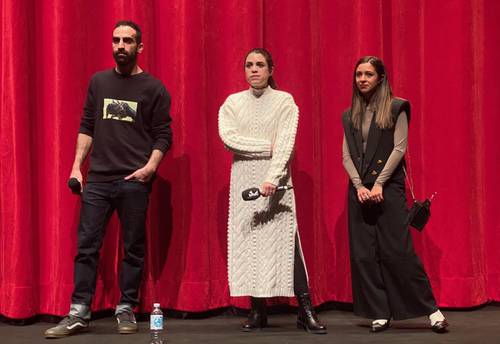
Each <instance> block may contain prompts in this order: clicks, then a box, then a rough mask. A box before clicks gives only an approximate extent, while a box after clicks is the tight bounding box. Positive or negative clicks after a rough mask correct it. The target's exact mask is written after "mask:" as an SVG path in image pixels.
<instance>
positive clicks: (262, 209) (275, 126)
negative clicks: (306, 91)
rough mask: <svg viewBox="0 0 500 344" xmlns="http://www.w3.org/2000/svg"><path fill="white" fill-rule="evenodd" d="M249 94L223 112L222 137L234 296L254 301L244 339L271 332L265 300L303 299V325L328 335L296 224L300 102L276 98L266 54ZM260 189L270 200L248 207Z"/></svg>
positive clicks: (257, 58) (248, 66) (249, 67)
mask: <svg viewBox="0 0 500 344" xmlns="http://www.w3.org/2000/svg"><path fill="white" fill-rule="evenodd" d="M244 67H245V77H246V80H247V82H248V84H249V85H250V88H249V89H247V90H244V91H242V92H239V93H235V94H232V95H230V96H229V97H228V98H227V99H226V101H225V102H224V104H223V105H222V106H221V108H220V111H219V135H220V137H221V139H222V141H223V142H224V145H225V146H226V148H227V149H228V150H230V151H231V152H232V153H233V163H232V167H231V185H230V196H229V219H228V277H229V288H230V293H231V296H251V304H252V309H251V312H250V315H249V317H248V319H247V321H245V323H244V324H243V327H242V330H243V331H252V330H255V329H259V328H263V327H265V326H266V325H267V316H266V311H265V309H266V306H265V298H267V297H274V296H293V295H296V296H297V299H298V302H299V312H298V317H297V325H298V326H299V327H300V328H304V329H305V330H306V331H308V332H310V333H326V327H325V326H323V325H322V324H321V323H319V321H318V319H317V316H316V314H315V312H314V309H313V308H312V305H311V300H310V296H309V293H308V284H307V274H306V269H305V265H304V261H303V256H302V251H301V248H300V240H299V236H298V231H297V220H296V216H295V197H294V193H293V190H290V191H286V192H276V187H277V186H279V185H291V184H292V179H291V175H290V160H291V157H292V153H293V149H294V145H295V135H296V132H297V124H298V114H299V112H298V108H297V105H295V102H294V100H293V97H292V96H291V95H290V94H288V93H286V92H283V91H278V90H276V84H275V82H274V80H273V78H272V74H273V71H274V65H273V61H272V57H271V55H270V54H269V52H268V51H267V50H265V49H261V48H258V49H253V50H251V51H250V52H249V53H248V54H247V56H246V58H245V65H244ZM254 186H258V187H259V188H260V192H261V194H262V196H263V197H260V198H258V199H257V200H254V201H251V202H248V201H244V200H243V199H242V197H241V192H242V191H243V190H245V189H248V188H250V187H254Z"/></svg>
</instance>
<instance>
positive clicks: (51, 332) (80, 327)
mask: <svg viewBox="0 0 500 344" xmlns="http://www.w3.org/2000/svg"><path fill="white" fill-rule="evenodd" d="M88 328H89V322H88V321H87V320H85V319H82V318H79V317H76V316H74V315H68V316H65V317H64V318H63V319H62V320H61V321H60V322H59V324H57V326H54V327H51V328H49V329H48V330H46V331H45V334H44V335H45V338H62V337H67V336H71V335H72V334H75V333H78V332H84V331H87V330H88Z"/></svg>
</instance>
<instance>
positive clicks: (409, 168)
mask: <svg viewBox="0 0 500 344" xmlns="http://www.w3.org/2000/svg"><path fill="white" fill-rule="evenodd" d="M405 156H406V157H408V159H405V161H407V162H408V171H410V170H411V166H410V163H411V162H410V145H408V144H407V145H406V154H405ZM403 171H404V173H405V178H406V182H407V183H408V186H409V187H410V192H411V197H412V199H413V201H416V198H415V192H414V190H413V178H412V176H411V174H410V173H408V172H407V171H406V167H405V164H403Z"/></svg>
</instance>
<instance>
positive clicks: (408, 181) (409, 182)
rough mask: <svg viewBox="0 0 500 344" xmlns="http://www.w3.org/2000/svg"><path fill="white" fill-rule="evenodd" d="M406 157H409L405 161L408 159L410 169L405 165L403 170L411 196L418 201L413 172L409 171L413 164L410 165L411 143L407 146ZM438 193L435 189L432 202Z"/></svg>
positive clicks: (430, 199) (430, 198) (431, 198)
mask: <svg viewBox="0 0 500 344" xmlns="http://www.w3.org/2000/svg"><path fill="white" fill-rule="evenodd" d="M405 157H408V159H405V161H408V171H406V167H405V165H403V171H404V173H405V178H406V182H407V183H408V186H409V187H410V192H411V197H412V199H413V202H415V201H417V199H416V198H415V192H414V189H413V178H412V175H411V173H408V172H411V166H410V165H411V162H410V149H409V145H407V146H406V154H405ZM436 195H437V192H436V191H435V192H434V193H433V194H432V195H431V197H429V201H431V202H432V200H433V199H434V197H435V196H436Z"/></svg>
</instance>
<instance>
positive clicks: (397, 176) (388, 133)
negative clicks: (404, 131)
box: [342, 98, 410, 185]
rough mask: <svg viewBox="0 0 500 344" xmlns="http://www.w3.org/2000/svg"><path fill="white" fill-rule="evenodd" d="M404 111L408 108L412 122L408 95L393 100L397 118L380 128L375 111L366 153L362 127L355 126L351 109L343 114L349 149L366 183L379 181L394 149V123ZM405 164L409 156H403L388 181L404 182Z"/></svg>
mask: <svg viewBox="0 0 500 344" xmlns="http://www.w3.org/2000/svg"><path fill="white" fill-rule="evenodd" d="M402 111H405V112H406V115H407V117H408V123H410V103H409V102H408V101H407V100H405V99H401V98H394V99H393V100H392V103H391V114H392V116H393V118H394V125H393V126H392V128H389V129H380V128H378V127H377V124H376V123H375V115H376V114H374V115H373V119H372V122H371V124H370V130H369V131H368V141H367V143H366V152H365V153H364V154H363V139H362V134H361V129H360V130H358V129H355V128H354V127H353V125H352V121H351V109H350V108H349V109H347V110H346V111H344V113H343V114H342V124H343V126H344V133H345V137H346V141H347V145H348V147H349V152H350V153H351V158H352V161H353V163H354V166H356V169H357V170H358V173H359V177H360V178H361V181H362V183H363V185H369V184H373V183H375V180H376V179H377V177H378V175H379V174H380V172H382V170H383V169H384V166H385V164H386V162H387V159H388V158H389V155H391V152H392V150H393V149H394V127H395V126H396V122H397V120H398V117H399V114H400V113H401V112H402ZM404 165H405V160H404V158H403V159H401V162H400V163H399V165H398V166H397V167H396V169H395V170H394V172H393V173H392V175H391V177H390V178H389V180H388V181H387V182H390V181H396V180H398V181H403V182H404V172H403V166H404Z"/></svg>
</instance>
